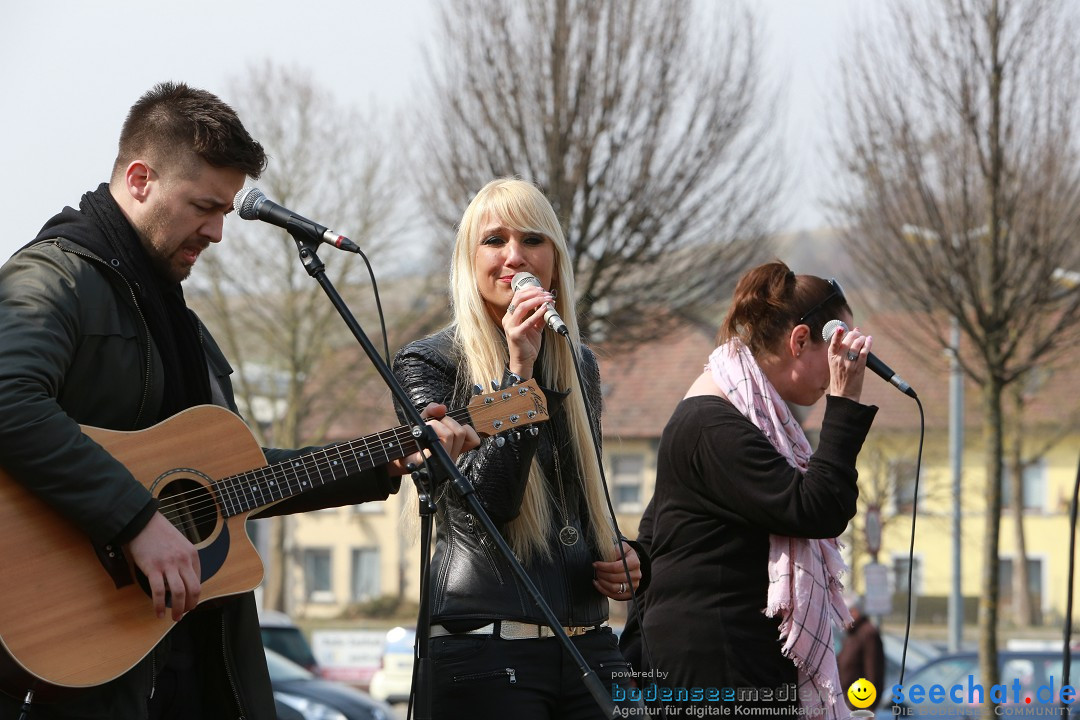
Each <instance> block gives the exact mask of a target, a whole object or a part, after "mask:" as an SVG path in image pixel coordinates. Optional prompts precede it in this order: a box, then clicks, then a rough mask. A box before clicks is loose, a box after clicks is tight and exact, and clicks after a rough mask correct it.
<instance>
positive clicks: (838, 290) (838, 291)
mask: <svg viewBox="0 0 1080 720" xmlns="http://www.w3.org/2000/svg"><path fill="white" fill-rule="evenodd" d="M827 282H828V283H829V287H830V288H831V289H832V292H830V293H829V294H828V295H826V296H825V299H824V300H822V301H821V302H819V303H818V304H817V305H815V306H814V307H812V308H810V309H809V310H807V311H806V312H804V313H803V314H802V316H801V317H800V318H799V319H798V321H797V322H796V323H795V324H796V325H802V324H803V323H806V319H807V318H808V317H810V316H812V315H813V314H814V313H816V312H817V311H818V310H820V309H821V308H823V307H825V305H827V304H828V303H829V302H831V301H832V299H833V298H836V297H838V298H840V302H842V303H844V304H845V305H846V304H847V298H846V297H845V296H844V288H842V287H840V283H838V282H836V278H829V279H828V281H827Z"/></svg>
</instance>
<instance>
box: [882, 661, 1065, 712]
mask: <svg viewBox="0 0 1080 720" xmlns="http://www.w3.org/2000/svg"><path fill="white" fill-rule="evenodd" d="M1070 663H1071V673H1076V672H1080V654H1074V655H1073V656H1072V660H1071V661H1070ZM1062 669H1063V664H1062V654H1061V651H1060V650H1058V651H1047V650H1024V651H1011V650H1002V651H999V652H998V684H999V685H1002V686H1004V688H1005V695H1006V697H1005V698H1003V700H1004V701H1003V702H1001V703H1000V705H1001V707H1000V708H999V714H1001V715H1032V714H1035V711H1036V710H1037V709H1043V708H1047V707H1054V708H1056V707H1059V702H1060V700H1061V696H1060V693H1061V687H1062ZM1075 678H1076V675H1075V674H1073V675H1072V677H1071V678H1070V684H1072V685H1073V686H1076V685H1077V683H1076V680H1075ZM934 686H940V687H941V688H942V690H941V691H938V695H939V697H940V702H934V701H933V700H932V699H931V696H930V691H931V688H933V687H934ZM956 686H960V688H961V690H959V691H957V692H955V693H950V690H951V689H953V688H954V687H956ZM974 686H979V687H981V688H982V691H983V693H984V694H985V693H988V692H990V689H991V688H990V687H989V686H987V685H986V684H985V683H983V681H982V674H981V673H980V672H979V657H978V654H977V653H974V652H961V653H950V654H944V655H939V656H938V657H936V658H934V659H933V660H931V661H930V662H928V663H926V664H925V665H923V666H921V667H919V668H918V669H917V670H915V671H914V672H909V673H907V674H906V675H905V677H904V685H903V693H904V696H903V702H901V703H897V704H896V707H895V708H894V707H893V703H892V695H893V691H892V687H891V686H890V687H887V688H884V689H883V690H882V689H879V690H878V692H879V693H880V694H881V695H882V698H883V700H884V702H883V703H882V705H884V706H885V710H887V714H888V715H890V716H891V715H897V716H920V715H925V716H930V715H933V716H936V717H945V716H948V715H949V714H950V712H952V714H954V715H960V714H965V715H970V714H972V712H973V711H974V710H975V708H974V707H973V706H977V705H980V704H981V702H979V701H981V700H982V699H983V698H984V697H985V695H983V696H981V697H980V696H979V695H978V694H977V693H971V692H970V691H969V688H970V687H974ZM916 687H920V688H922V692H921V693H919V694H918V696H917V697H915V698H914V699H913V697H912V694H911V693H912V690H913V689H914V688H916ZM957 698H959V701H957ZM972 699H974V700H975V701H976V702H969V700H972ZM919 700H921V702H920V701H919ZM880 710H881V705H879V712H880Z"/></svg>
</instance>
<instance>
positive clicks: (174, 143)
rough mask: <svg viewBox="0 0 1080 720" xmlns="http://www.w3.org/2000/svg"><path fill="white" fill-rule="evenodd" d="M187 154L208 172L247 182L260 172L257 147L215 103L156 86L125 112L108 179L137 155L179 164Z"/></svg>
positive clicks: (172, 86) (192, 91)
mask: <svg viewBox="0 0 1080 720" xmlns="http://www.w3.org/2000/svg"><path fill="white" fill-rule="evenodd" d="M192 153H193V154H194V155H195V156H197V157H199V158H201V159H203V160H205V161H206V162H207V163H209V164H210V165H213V166H214V167H218V168H231V169H235V170H242V171H243V172H244V174H245V175H247V176H249V177H251V178H256V179H257V178H258V177H259V176H260V175H261V174H262V171H263V170H265V169H266V152H265V151H264V150H263V147H262V145H260V144H259V143H257V142H256V141H255V140H253V139H252V137H251V135H249V134H248V131H247V130H246V129H245V128H244V125H243V123H241V122H240V118H238V117H237V116H236V112H235V111H234V110H233V109H232V108H231V107H229V106H228V105H227V104H225V103H224V102H223V101H222V100H221V99H220V98H218V97H217V96H216V95H214V94H213V93H209V92H207V91H206V90H199V89H197V88H193V87H188V86H187V85H185V84H184V83H175V82H163V83H158V84H157V85H155V86H154V87H153V88H151V89H150V91H149V92H147V93H146V94H145V95H143V96H142V97H141V98H139V100H138V102H136V103H135V104H134V105H132V106H131V109H130V110H129V111H128V116H127V119H126V120H124V126H123V128H122V129H121V130H120V147H119V150H118V152H117V155H116V162H115V163H114V164H113V177H114V178H115V177H117V176H118V175H119V174H120V173H122V172H123V171H124V168H126V167H127V166H128V165H129V164H130V163H131V162H132V161H134V160H136V159H138V158H139V157H140V156H147V159H148V160H150V161H151V162H156V163H163V164H164V163H179V164H183V163H186V162H187V160H188V156H190V154H192Z"/></svg>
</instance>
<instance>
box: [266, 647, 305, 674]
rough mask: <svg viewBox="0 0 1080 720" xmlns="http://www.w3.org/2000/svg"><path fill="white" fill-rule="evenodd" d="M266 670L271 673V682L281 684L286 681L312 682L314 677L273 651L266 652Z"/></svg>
mask: <svg viewBox="0 0 1080 720" xmlns="http://www.w3.org/2000/svg"><path fill="white" fill-rule="evenodd" d="M266 668H267V669H268V670H269V671H270V680H271V681H273V682H280V681H284V680H311V679H312V678H313V677H315V676H314V675H312V674H311V673H309V672H308V671H307V670H305V669H304V668H302V667H300V666H299V665H297V664H296V663H294V662H293V661H292V660H289V659H287V658H283V657H282V656H280V655H278V654H277V653H276V652H274V651H273V650H269V649H267V650H266Z"/></svg>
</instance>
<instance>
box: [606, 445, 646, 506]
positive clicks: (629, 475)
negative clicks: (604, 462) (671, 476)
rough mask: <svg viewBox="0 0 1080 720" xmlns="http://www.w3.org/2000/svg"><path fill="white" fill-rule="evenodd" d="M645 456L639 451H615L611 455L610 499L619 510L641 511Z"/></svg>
mask: <svg viewBox="0 0 1080 720" xmlns="http://www.w3.org/2000/svg"><path fill="white" fill-rule="evenodd" d="M644 470H645V456H644V455H642V454H640V453H633V454H630V453H615V454H613V455H612V456H611V475H612V487H613V488H614V490H615V496H614V497H613V498H612V500H613V501H614V503H615V509H616V510H617V511H619V512H641V510H642V509H643V506H642V503H641V485H642V476H643V475H644Z"/></svg>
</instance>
